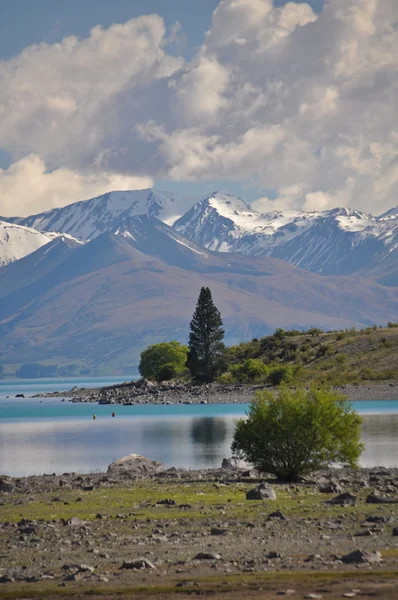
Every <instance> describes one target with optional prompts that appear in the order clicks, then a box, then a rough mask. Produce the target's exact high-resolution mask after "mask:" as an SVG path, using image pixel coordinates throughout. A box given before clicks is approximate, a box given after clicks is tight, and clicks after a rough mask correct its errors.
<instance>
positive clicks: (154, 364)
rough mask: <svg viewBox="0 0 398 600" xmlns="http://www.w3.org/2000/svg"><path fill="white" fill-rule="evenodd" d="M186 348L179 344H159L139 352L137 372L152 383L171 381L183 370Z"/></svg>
mask: <svg viewBox="0 0 398 600" xmlns="http://www.w3.org/2000/svg"><path fill="white" fill-rule="evenodd" d="M187 354H188V347H187V346H183V345H182V344H180V343H179V342H176V341H175V340H172V341H171V342H161V343H160V344H154V345H153V346H148V348H147V349H146V350H144V351H143V352H141V360H140V364H139V367H138V369H139V372H140V374H141V375H142V377H146V378H147V379H150V380H152V381H164V380H166V379H172V378H173V377H175V376H176V375H177V374H178V373H179V372H183V371H184V369H185V363H186V361H187Z"/></svg>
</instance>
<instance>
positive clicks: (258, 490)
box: [246, 483, 276, 500]
mask: <svg viewBox="0 0 398 600" xmlns="http://www.w3.org/2000/svg"><path fill="white" fill-rule="evenodd" d="M246 500H276V494H275V490H274V488H273V487H272V486H271V485H268V484H266V483H259V484H258V485H256V487H255V488H253V489H252V490H250V491H249V492H247V494H246Z"/></svg>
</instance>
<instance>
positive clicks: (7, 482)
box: [0, 477, 14, 494]
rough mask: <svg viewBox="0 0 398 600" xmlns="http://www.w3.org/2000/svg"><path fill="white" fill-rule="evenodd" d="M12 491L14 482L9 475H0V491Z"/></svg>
mask: <svg viewBox="0 0 398 600" xmlns="http://www.w3.org/2000/svg"><path fill="white" fill-rule="evenodd" d="M13 491H14V484H13V481H12V479H11V477H0V492H5V493H7V494H11V493H12V492H13Z"/></svg>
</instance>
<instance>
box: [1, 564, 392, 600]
mask: <svg viewBox="0 0 398 600" xmlns="http://www.w3.org/2000/svg"><path fill="white" fill-rule="evenodd" d="M397 577H398V571H386V570H381V569H380V570H378V571H377V573H375V572H372V571H362V572H358V570H356V571H333V572H325V571H295V572H289V573H283V572H263V571H262V572H259V573H234V574H228V575H225V574H223V575H215V576H211V577H209V576H205V577H195V582H197V583H198V584H199V586H189V585H186V586H184V587H177V584H178V583H179V582H181V581H184V579H178V580H177V579H174V580H173V579H172V580H169V581H168V582H167V583H163V584H157V585H156V584H138V585H137V584H136V585H131V584H130V585H128V586H127V585H115V584H110V585H107V584H102V585H95V584H89V583H86V584H85V585H84V587H83V588H82V587H81V585H80V586H79V584H75V585H70V586H69V585H68V586H67V587H61V588H60V587H58V586H57V585H56V584H54V583H45V584H43V583H38V584H33V585H32V584H24V585H21V584H15V585H12V586H10V585H9V586H8V589H7V590H6V591H3V590H0V599H3V598H4V599H6V598H21V597H29V598H52V597H56V596H69V597H75V596H76V594H77V593H78V595H79V597H81V596H95V595H97V596H101V597H105V598H106V597H107V596H108V597H109V596H124V595H126V596H127V597H132V595H133V594H134V596H135V595H143V594H145V597H148V596H154V597H156V596H160V595H164V594H173V595H177V596H178V595H182V594H195V595H197V594H200V595H203V594H214V593H216V592H217V591H218V592H219V591H220V590H221V589H222V590H225V591H229V592H231V591H234V590H241V589H242V587H243V588H244V587H246V588H253V589H256V588H257V587H258V586H259V585H267V584H268V585H272V588H273V589H274V588H275V586H279V585H283V584H285V585H289V586H292V585H300V584H301V585H305V586H311V585H313V586H315V585H332V584H334V583H335V582H336V581H340V580H342V581H355V582H356V583H357V584H359V583H360V582H366V581H372V580H374V579H376V578H377V581H378V582H381V581H385V582H388V581H394V580H395V579H396V578H397ZM189 580H190V579H188V581H189ZM77 590H78V591H77Z"/></svg>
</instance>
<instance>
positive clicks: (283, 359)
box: [221, 326, 398, 385]
mask: <svg viewBox="0 0 398 600" xmlns="http://www.w3.org/2000/svg"><path fill="white" fill-rule="evenodd" d="M227 357H228V360H229V362H230V364H231V365H232V368H231V370H230V371H227V372H226V373H224V374H223V375H222V376H221V381H224V382H226V383H233V381H234V379H236V375H235V373H241V374H242V370H243V371H244V365H245V363H247V361H248V360H250V359H254V360H256V361H260V362H262V363H263V364H264V365H265V366H267V367H268V373H267V374H265V375H264V376H263V377H262V378H260V379H261V382H271V383H272V381H271V375H272V371H273V370H275V369H277V368H278V367H279V368H284V369H289V368H290V369H292V370H293V371H292V372H287V375H288V377H289V381H287V383H289V382H290V383H308V382H310V381H313V382H315V383H328V384H330V385H343V384H347V383H363V382H369V381H383V380H394V379H395V380H397V379H398V368H397V364H398V327H392V326H391V327H386V328H378V327H369V328H366V329H363V330H359V331H357V330H349V331H333V332H327V333H325V332H320V331H319V330H314V331H313V332H311V333H310V332H299V331H293V332H290V331H285V332H281V331H278V330H277V331H276V332H275V334H273V335H271V336H266V337H264V338H261V339H254V340H252V341H250V342H245V343H242V344H239V345H238V346H231V347H230V348H228V349H227ZM238 366H240V368H238ZM243 377H244V373H243ZM260 379H258V381H257V382H260ZM249 381H250V377H248V378H246V382H247V383H248V382H249Z"/></svg>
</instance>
